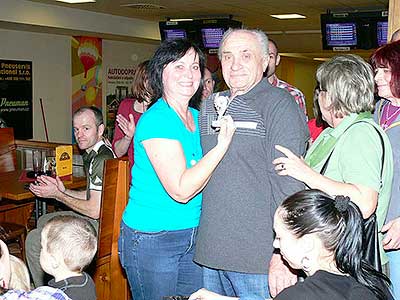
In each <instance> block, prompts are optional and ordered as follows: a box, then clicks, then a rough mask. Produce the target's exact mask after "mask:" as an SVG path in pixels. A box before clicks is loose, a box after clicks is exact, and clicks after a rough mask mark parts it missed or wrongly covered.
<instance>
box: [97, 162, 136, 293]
mask: <svg viewBox="0 0 400 300" xmlns="http://www.w3.org/2000/svg"><path fill="white" fill-rule="evenodd" d="M128 192H129V161H127V160H121V159H117V158H114V159H110V160H107V161H106V162H105V165H104V173H103V189H102V203H101V211H100V219H99V221H100V222H99V236H98V255H97V260H96V272H95V275H94V279H95V283H96V292H97V299H98V300H102V299H104V300H112V299H118V300H119V299H122V300H125V299H129V289H128V283H127V280H126V277H125V275H124V271H123V269H122V267H121V265H120V262H119V257H118V238H119V232H120V223H121V219H122V213H123V211H124V209H125V206H126V204H127V202H128Z"/></svg>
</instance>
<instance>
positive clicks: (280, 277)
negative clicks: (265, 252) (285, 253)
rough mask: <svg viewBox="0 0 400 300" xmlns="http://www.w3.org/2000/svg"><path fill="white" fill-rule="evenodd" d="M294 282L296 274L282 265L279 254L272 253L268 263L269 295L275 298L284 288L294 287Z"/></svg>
mask: <svg viewBox="0 0 400 300" xmlns="http://www.w3.org/2000/svg"><path fill="white" fill-rule="evenodd" d="M296 282H297V274H296V273H294V272H293V271H292V270H291V269H290V268H289V267H288V266H287V265H286V264H285V263H284V261H283V259H282V256H281V255H280V254H279V253H274V254H273V255H272V258H271V261H270V263H269V275H268V286H269V293H270V295H271V296H272V297H275V296H276V295H278V294H279V293H280V292H281V291H282V290H283V289H284V288H286V287H288V286H291V285H294V284H295V283H296Z"/></svg>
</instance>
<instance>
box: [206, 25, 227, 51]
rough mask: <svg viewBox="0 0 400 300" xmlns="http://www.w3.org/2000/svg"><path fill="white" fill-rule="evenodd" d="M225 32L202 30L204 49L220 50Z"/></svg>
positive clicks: (210, 29)
mask: <svg viewBox="0 0 400 300" xmlns="http://www.w3.org/2000/svg"><path fill="white" fill-rule="evenodd" d="M224 32H225V29H224V28H202V29H201V37H202V40H203V46H204V48H218V47H219V44H220V42H221V39H222V36H223V35H224Z"/></svg>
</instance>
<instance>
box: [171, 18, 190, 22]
mask: <svg viewBox="0 0 400 300" xmlns="http://www.w3.org/2000/svg"><path fill="white" fill-rule="evenodd" d="M168 21H170V22H180V21H193V19H190V18H187V19H168Z"/></svg>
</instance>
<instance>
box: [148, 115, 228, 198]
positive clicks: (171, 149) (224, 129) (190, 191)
mask: <svg viewBox="0 0 400 300" xmlns="http://www.w3.org/2000/svg"><path fill="white" fill-rule="evenodd" d="M234 132H235V125H234V122H233V120H232V118H231V117H230V116H227V117H224V118H223V121H222V122H221V129H220V133H219V135H218V143H217V145H216V146H215V147H214V148H213V149H211V150H210V151H209V152H208V153H207V154H206V155H205V156H204V157H203V158H202V159H201V160H200V161H198V162H197V163H196V164H195V165H194V166H193V167H191V168H186V159H185V156H184V153H183V149H182V145H181V143H180V142H179V141H176V140H171V139H165V138H152V139H148V140H145V141H143V142H142V143H143V146H144V148H145V150H146V153H147V155H148V157H149V159H150V162H151V164H152V165H153V167H154V170H155V171H156V173H157V176H158V177H159V178H160V181H161V183H162V185H163V186H164V188H165V190H166V191H167V193H168V194H169V195H170V196H171V197H172V198H173V199H175V200H176V201H178V202H181V203H187V202H188V201H189V200H190V199H192V198H193V197H194V196H195V195H196V194H197V193H199V192H200V191H201V190H202V189H203V187H204V186H205V184H206V183H207V182H208V180H209V179H210V177H211V174H212V172H213V171H214V169H215V168H216V167H217V165H218V163H219V162H220V161H221V159H222V158H223V156H224V155H225V153H226V151H227V150H228V147H229V144H230V142H231V140H232V136H233V133H234Z"/></svg>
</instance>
